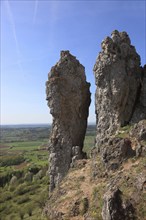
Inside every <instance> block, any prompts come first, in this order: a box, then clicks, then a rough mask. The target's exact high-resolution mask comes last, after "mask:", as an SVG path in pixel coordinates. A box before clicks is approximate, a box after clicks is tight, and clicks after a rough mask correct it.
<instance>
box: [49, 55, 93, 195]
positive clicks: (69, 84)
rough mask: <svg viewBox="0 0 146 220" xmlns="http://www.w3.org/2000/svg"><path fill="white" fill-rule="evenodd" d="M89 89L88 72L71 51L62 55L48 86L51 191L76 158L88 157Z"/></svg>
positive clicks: (52, 71) (54, 67)
mask: <svg viewBox="0 0 146 220" xmlns="http://www.w3.org/2000/svg"><path fill="white" fill-rule="evenodd" d="M89 87H90V83H87V82H86V76H85V68H84V67H83V66H82V65H81V64H80V63H79V61H78V60H77V59H76V58H75V57H74V56H72V55H71V54H70V53H69V51H61V57H60V60H59V61H58V62H57V63H56V65H55V66H53V67H52V68H51V71H50V73H49V75H48V81H47V82H46V94H47V101H48V106H49V108H50V113H51V114H52V116H53V124H52V132H51V137H50V143H49V152H50V158H49V166H50V168H49V172H50V191H52V190H53V189H54V187H55V186H56V185H58V183H59V182H60V181H61V180H62V178H63V177H64V176H65V175H66V174H67V172H68V170H69V168H70V165H71V163H72V158H73V157H75V156H76V158H77V159H81V158H84V157H85V153H84V152H83V151H82V149H83V142H84V138H85V133H86V127H87V117H88V110H89V105H90V91H89ZM74 149H77V150H76V155H74V154H73V152H74ZM74 159H75V158H74Z"/></svg>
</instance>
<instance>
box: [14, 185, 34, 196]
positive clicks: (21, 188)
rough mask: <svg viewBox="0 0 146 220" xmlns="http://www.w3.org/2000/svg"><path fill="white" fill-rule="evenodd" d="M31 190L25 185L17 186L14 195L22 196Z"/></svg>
mask: <svg viewBox="0 0 146 220" xmlns="http://www.w3.org/2000/svg"><path fill="white" fill-rule="evenodd" d="M30 190H31V187H30V186H28V185H26V184H25V183H23V184H21V185H19V186H18V187H17V189H16V190H15V194H16V195H23V194H25V193H27V192H29V191H30Z"/></svg>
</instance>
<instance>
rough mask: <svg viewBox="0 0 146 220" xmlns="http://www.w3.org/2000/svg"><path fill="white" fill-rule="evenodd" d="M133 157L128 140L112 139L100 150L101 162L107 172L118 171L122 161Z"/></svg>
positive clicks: (134, 153) (133, 152)
mask: <svg viewBox="0 0 146 220" xmlns="http://www.w3.org/2000/svg"><path fill="white" fill-rule="evenodd" d="M135 155H136V152H135V151H134V150H133V149H132V147H131V141H130V139H128V138H113V139H111V140H110V141H109V142H108V143H107V144H106V145H105V146H103V150H102V160H103V162H104V164H105V167H106V169H107V170H116V169H118V168H119V166H120V165H121V164H122V162H123V161H125V160H127V159H128V158H130V157H134V156H135Z"/></svg>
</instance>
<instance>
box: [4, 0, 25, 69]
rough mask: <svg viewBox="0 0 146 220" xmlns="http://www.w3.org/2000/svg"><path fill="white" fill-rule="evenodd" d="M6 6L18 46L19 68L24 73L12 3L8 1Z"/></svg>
mask: <svg viewBox="0 0 146 220" xmlns="http://www.w3.org/2000/svg"><path fill="white" fill-rule="evenodd" d="M5 6H6V9H7V13H8V18H9V21H10V26H11V29H12V35H13V38H14V41H15V45H16V53H17V56H18V66H19V69H20V71H21V72H22V65H21V61H20V55H21V53H20V49H19V42H18V38H17V33H16V26H15V21H14V17H13V13H12V10H11V6H10V3H9V1H8V0H6V1H5Z"/></svg>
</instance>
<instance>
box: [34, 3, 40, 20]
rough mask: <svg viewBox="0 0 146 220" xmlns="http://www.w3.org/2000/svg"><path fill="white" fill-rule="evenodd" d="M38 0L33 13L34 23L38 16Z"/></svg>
mask: <svg viewBox="0 0 146 220" xmlns="http://www.w3.org/2000/svg"><path fill="white" fill-rule="evenodd" d="M38 3H39V1H38V0H35V5H34V13H33V24H35V22H36V16H37V11H38Z"/></svg>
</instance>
